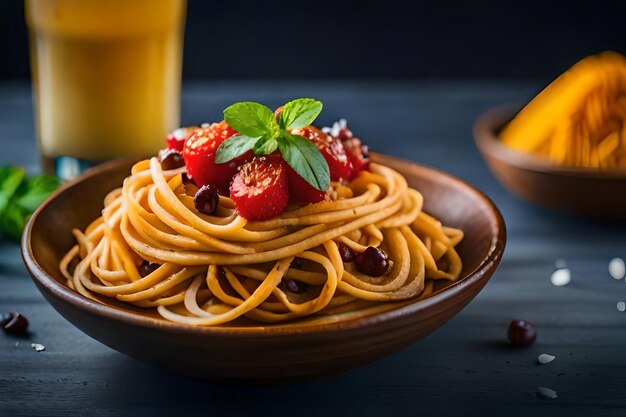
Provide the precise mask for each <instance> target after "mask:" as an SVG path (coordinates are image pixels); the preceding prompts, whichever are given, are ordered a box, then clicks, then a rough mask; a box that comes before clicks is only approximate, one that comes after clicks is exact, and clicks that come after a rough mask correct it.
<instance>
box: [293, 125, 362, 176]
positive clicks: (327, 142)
mask: <svg viewBox="0 0 626 417" xmlns="http://www.w3.org/2000/svg"><path fill="white" fill-rule="evenodd" d="M291 133H292V134H294V135H300V136H304V137H305V138H307V139H309V140H310V141H312V142H313V143H315V145H316V146H317V148H318V149H319V150H320V152H321V153H322V155H323V156H324V159H326V162H327V163H328V168H329V169H330V179H331V181H340V180H342V179H343V180H348V178H350V172H351V171H352V169H351V167H350V164H349V161H348V157H347V156H346V151H345V150H344V148H343V144H342V143H341V141H340V140H339V139H337V138H334V137H332V136H331V135H329V134H327V133H324V132H322V131H321V130H319V129H318V128H316V127H314V126H307V127H303V128H302V129H292V130H291Z"/></svg>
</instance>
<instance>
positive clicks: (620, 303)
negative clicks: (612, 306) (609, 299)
mask: <svg viewBox="0 0 626 417" xmlns="http://www.w3.org/2000/svg"><path fill="white" fill-rule="evenodd" d="M617 311H621V312H624V311H626V303H625V302H623V301H618V302H617Z"/></svg>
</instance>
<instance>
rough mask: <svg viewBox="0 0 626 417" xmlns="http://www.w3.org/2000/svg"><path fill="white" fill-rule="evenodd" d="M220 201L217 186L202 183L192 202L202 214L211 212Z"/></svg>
mask: <svg viewBox="0 0 626 417" xmlns="http://www.w3.org/2000/svg"><path fill="white" fill-rule="evenodd" d="M219 202H220V196H219V194H218V193H217V187H216V186H214V185H203V186H202V187H200V189H199V190H198V192H197V193H196V195H195V196H194V197H193V204H194V206H196V210H198V211H199V212H200V213H204V214H213V212H214V211H215V209H216V208H217V204H218V203H219Z"/></svg>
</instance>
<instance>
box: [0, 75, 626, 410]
mask: <svg viewBox="0 0 626 417" xmlns="http://www.w3.org/2000/svg"><path fill="white" fill-rule="evenodd" d="M540 86H541V83H540V82H502V81H499V82H488V81H472V82H460V81H459V82H436V83H426V82H424V83H406V82H343V81H333V82H296V81H289V82H252V81H250V82H236V83H235V82H213V83H202V84H188V85H186V86H185V89H184V94H183V108H182V113H183V123H186V124H191V123H199V122H202V121H208V120H215V119H216V118H218V117H219V116H220V115H221V109H223V108H224V107H226V106H227V105H228V104H230V103H232V102H235V101H240V100H255V101H260V102H263V103H266V104H268V105H270V106H277V105H279V104H281V103H283V102H285V101H287V100H289V99H292V98H295V97H300V96H314V97H316V98H319V99H321V100H322V101H323V102H324V105H325V110H324V112H323V115H322V116H321V120H320V121H321V122H322V123H324V124H329V123H330V122H332V121H333V120H334V119H336V118H339V117H346V118H347V119H348V120H349V122H350V126H351V127H352V128H353V130H354V131H355V132H356V133H357V134H358V135H359V136H361V137H362V138H363V139H364V140H365V141H366V142H368V143H369V144H370V145H371V147H372V148H373V149H375V150H377V151H381V152H384V153H388V154H391V155H397V156H401V157H404V158H408V159H411V160H414V161H417V162H420V163H423V164H427V165H431V166H435V167H438V168H441V169H443V170H446V171H448V172H451V173H452V174H455V175H457V176H459V177H461V178H463V179H465V180H467V181H469V182H470V183H471V184H473V185H475V186H476V187H478V188H480V189H481V190H482V191H484V192H485V193H486V194H487V195H489V196H490V197H491V198H492V199H493V200H494V201H495V203H496V204H497V206H498V207H499V208H500V210H501V211H502V213H503V214H504V217H505V219H506V222H507V226H508V236H509V240H508V244H507V249H506V253H505V256H504V259H503V261H502V263H501V265H500V267H499V269H498V270H497V272H496V274H495V276H494V277H493V279H492V280H491V282H490V283H489V284H488V285H487V287H486V288H485V289H484V290H483V291H482V293H481V294H480V295H479V296H478V297H477V298H476V299H475V300H474V301H473V302H472V303H471V304H470V305H469V306H468V307H466V308H465V310H463V311H462V312H461V313H460V314H459V315H458V316H456V317H455V318H454V319H453V320H451V321H450V322H449V323H448V324H446V325H445V326H444V327H443V328H441V329H439V330H438V331H436V332H435V333H433V334H432V335H430V336H429V337H427V338H426V339H424V340H423V341H420V342H418V343H416V344H414V345H412V346H410V347H408V348H406V349H404V350H403V351H401V352H398V353H396V354H394V355H391V356H389V357H387V358H385V359H383V360H380V361H378V362H375V363H372V364H370V365H368V366H364V367H362V368H360V369H357V370H355V371H352V372H349V373H346V374H343V375H340V376H336V377H333V378H329V379H326V380H321V381H316V382H310V383H304V384H299V385H292V386H280V387H241V386H224V385H216V384H211V383H206V382H203V381H197V380H192V379H187V378H184V377H180V376H177V375H172V374H170V373H168V372H166V371H163V370H160V369H158V368H156V367H154V366H152V365H148V364H144V363H141V362H137V361H135V360H133V359H130V358H128V357H126V356H124V355H122V354H119V353H117V352H115V351H113V350H111V349H109V348H107V347H106V346H104V345H102V344H100V343H98V342H96V341H94V340H92V339H90V338H89V337H87V336H85V335H84V334H83V333H81V332H80V331H78V330H77V329H75V328H74V327H72V326H71V325H70V324H69V323H67V322H66V321H65V320H63V319H62V318H61V316H59V315H58V314H57V313H56V312H55V311H54V310H53V309H52V307H50V306H49V305H48V303H47V302H46V301H44V299H43V298H42V296H41V295H40V294H39V293H38V292H37V290H36V289H35V286H34V284H33V283H32V282H31V280H30V278H29V277H28V275H27V273H26V270H25V268H24V266H23V265H22V260H21V257H20V251H19V247H18V245H16V244H14V243H10V242H4V241H3V242H1V243H0V310H2V311H14V310H15V311H20V312H22V313H23V314H25V315H26V316H27V317H28V318H29V319H30V321H31V330H32V333H31V335H30V337H29V338H27V339H24V338H16V337H11V336H7V335H4V334H0V415H2V416H17V415H81V416H82V415H88V416H114V415H168V416H169V415H175V414H176V415H179V414H178V413H181V414H180V415H182V413H183V412H189V413H190V414H189V415H191V412H200V413H202V414H203V415H224V416H229V415H268V416H282V415H286V416H309V415H310V416H316V415H320V416H321V415H324V416H331V415H353V416H387V415H394V414H402V415H508V416H513V415H520V416H522V415H524V416H526V415H529V416H544V415H545V416H560V415H566V416H578V415H580V416H624V415H626V313H621V312H619V311H618V310H617V308H616V303H617V302H618V301H626V285H625V282H624V280H620V281H617V280H614V279H612V278H611V277H610V276H609V274H608V272H607V265H608V262H609V260H610V259H611V258H613V257H615V256H621V257H625V258H626V226H625V225H624V224H615V223H612V224H610V223H603V222H599V221H594V220H589V219H581V218H575V217H568V216H563V215H557V214H554V213H551V212H548V211H545V210H543V209H539V208H535V207H532V206H530V205H528V204H526V203H524V202H522V201H519V200H517V199H516V198H514V197H512V196H511V195H509V194H508V193H507V192H506V190H504V189H503V188H502V187H501V186H500V185H499V184H498V183H497V182H496V181H495V179H494V178H493V177H492V176H491V175H490V173H489V172H488V171H487V169H486V167H485V165H484V163H483V161H482V160H481V158H480V155H479V154H478V152H477V150H476V149H475V147H474V144H473V140H472V134H471V128H472V124H473V122H474V120H475V119H476V118H477V116H478V115H479V114H481V113H482V112H483V111H485V110H486V109H487V108H489V107H492V106H494V105H498V104H501V103H507V102H512V101H517V102H523V101H524V100H527V99H529V98H530V97H532V95H533V94H534V93H535V92H536V91H537V89H538V88H539V87H540ZM0 141H1V142H0V149H2V151H1V152H0V164H22V165H25V166H26V167H27V169H28V170H30V171H36V170H37V169H38V163H37V154H36V146H35V140H34V132H33V121H32V110H31V99H30V90H29V86H28V85H26V84H4V85H2V84H0ZM616 198H624V196H616ZM557 259H564V260H565V261H566V262H567V264H568V266H569V267H570V269H571V272H572V281H571V283H570V284H569V285H567V286H565V287H555V286H553V285H552V284H551V282H550V276H551V274H552V272H553V271H554V269H555V261H556V260H557ZM514 318H524V319H526V320H529V321H531V322H533V323H535V324H536V326H537V328H538V340H537V342H536V343H535V344H534V345H533V346H531V347H529V348H526V349H513V348H510V347H509V346H508V345H507V343H506V331H507V327H508V324H509V321H510V320H511V319H514ZM32 342H38V343H42V344H43V345H45V347H46V349H45V350H44V351H43V352H35V350H34V349H32V348H31V346H30V344H31V343H32ZM149 348H150V347H149V346H146V349H149ZM541 353H549V354H552V355H555V356H556V360H555V361H554V362H552V363H550V364H547V365H538V364H537V356H538V355H539V354H541ZM539 386H544V387H549V388H551V389H553V390H555V391H557V392H558V398H557V399H554V400H549V399H542V398H540V397H538V396H537V387H539Z"/></svg>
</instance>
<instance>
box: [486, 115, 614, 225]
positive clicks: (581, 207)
mask: <svg viewBox="0 0 626 417" xmlns="http://www.w3.org/2000/svg"><path fill="white" fill-rule="evenodd" d="M516 113H517V109H516V108H514V107H512V106H506V107H498V108H495V109H492V110H490V111H488V112H486V113H485V114H483V115H482V116H481V117H480V118H479V119H478V120H477V121H476V124H475V125H474V138H475V140H476V145H477V146H478V149H479V150H480V152H481V153H482V155H483V157H484V158H485V161H486V162H487V165H488V166H489V169H490V170H491V172H492V173H493V174H494V175H495V177H496V178H497V179H498V180H499V181H500V182H501V183H502V184H503V185H504V186H505V187H506V188H508V189H509V190H510V191H512V192H513V193H514V194H516V195H517V196H518V197H520V198H522V199H524V200H526V201H529V202H531V203H534V204H537V205H540V206H543V207H547V208H550V209H553V210H557V211H563V212H567V213H572V214H580V215H587V216H591V217H597V218H602V219H626V199H624V198H623V196H624V195H626V171H625V170H619V171H617V170H616V171H600V170H595V169H589V168H578V167H570V166H564V165H558V164H555V163H553V162H551V161H549V160H548V159H545V158H541V157H538V156H534V155H531V154H527V153H524V152H519V151H516V150H514V149H512V148H510V147H508V146H506V145H504V144H503V143H502V142H500V140H499V138H498V135H499V132H500V130H501V129H502V128H503V127H504V126H505V125H506V123H508V122H509V121H510V120H511V119H512V118H513V116H514V115H515V114H516Z"/></svg>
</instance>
